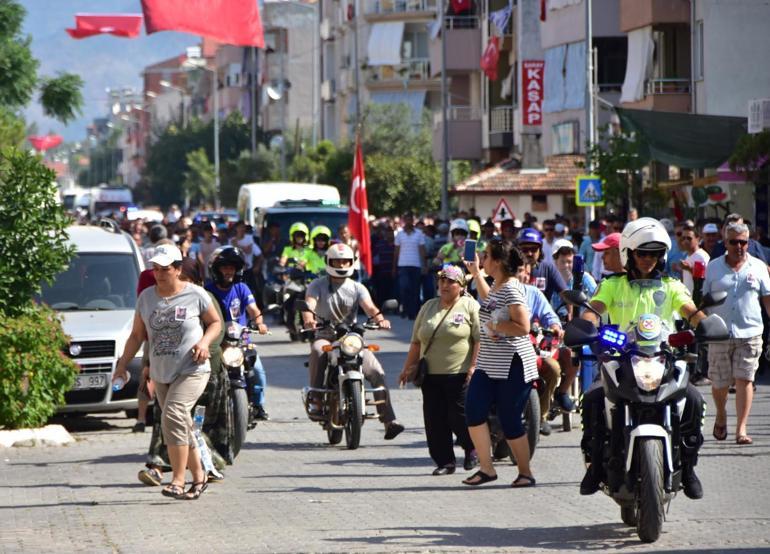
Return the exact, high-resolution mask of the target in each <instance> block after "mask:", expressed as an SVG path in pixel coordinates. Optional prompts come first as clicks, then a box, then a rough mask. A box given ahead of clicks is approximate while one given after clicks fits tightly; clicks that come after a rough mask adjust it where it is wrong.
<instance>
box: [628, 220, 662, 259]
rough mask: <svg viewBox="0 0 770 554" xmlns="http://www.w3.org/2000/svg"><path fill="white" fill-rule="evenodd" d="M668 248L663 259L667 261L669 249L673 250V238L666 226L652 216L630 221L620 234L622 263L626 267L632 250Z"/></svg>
mask: <svg viewBox="0 0 770 554" xmlns="http://www.w3.org/2000/svg"><path fill="white" fill-rule="evenodd" d="M663 248H665V249H666V253H665V254H664V255H663V261H664V262H665V261H666V256H667V255H668V251H669V250H671V238H670V237H669V236H668V233H667V232H666V228H665V227H663V225H662V224H661V223H660V221H658V220H657V219H653V218H651V217H640V218H639V219H635V220H634V221H630V222H628V223H627V224H626V226H625V227H623V233H622V234H621V235H620V263H621V264H622V265H623V267H626V263H627V262H628V256H629V253H630V252H631V251H632V250H662V249H663Z"/></svg>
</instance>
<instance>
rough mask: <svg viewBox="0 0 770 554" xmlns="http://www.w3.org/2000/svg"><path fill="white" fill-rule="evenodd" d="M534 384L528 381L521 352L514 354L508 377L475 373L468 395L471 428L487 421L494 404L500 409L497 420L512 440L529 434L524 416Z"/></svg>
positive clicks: (467, 405)
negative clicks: (499, 377)
mask: <svg viewBox="0 0 770 554" xmlns="http://www.w3.org/2000/svg"><path fill="white" fill-rule="evenodd" d="M530 390H532V383H525V382H524V367H523V366H522V363H521V358H520V357H519V355H518V354H514V356H513V360H512V361H511V369H510V371H509V372H508V379H491V378H490V377H489V375H487V374H486V373H484V371H483V370H478V369H477V370H476V371H474V372H473V376H472V377H471V382H470V383H469V384H468V392H467V396H466V398H465V421H466V422H467V423H468V427H476V426H477V425H482V424H484V423H486V422H487V418H488V417H489V410H490V409H491V408H492V406H495V407H496V409H497V419H498V420H499V421H500V426H501V427H502V428H503V434H505V438H506V439H508V440H513V439H518V438H519V437H521V436H523V435H524V434H525V432H526V431H525V429H524V424H523V423H522V420H521V416H522V413H523V412H524V406H525V405H526V404H527V400H528V399H529V391H530Z"/></svg>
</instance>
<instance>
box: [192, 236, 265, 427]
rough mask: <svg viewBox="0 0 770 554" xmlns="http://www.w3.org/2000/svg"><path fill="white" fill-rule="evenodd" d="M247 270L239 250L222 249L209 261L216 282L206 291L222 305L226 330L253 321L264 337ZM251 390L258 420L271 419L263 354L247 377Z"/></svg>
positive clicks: (235, 248)
mask: <svg viewBox="0 0 770 554" xmlns="http://www.w3.org/2000/svg"><path fill="white" fill-rule="evenodd" d="M245 266H246V262H245V261H244V258H243V255H242V253H241V250H240V249H239V248H237V247H235V246H221V247H219V248H217V249H216V250H214V252H213V253H212V254H211V258H209V273H210V275H211V278H212V281H211V282H209V283H207V284H206V286H205V289H206V290H207V291H209V292H210V293H211V294H213V295H214V297H215V298H216V299H217V301H218V302H219V306H220V307H221V308H222V315H224V318H225V327H227V324H228V323H229V322H231V321H235V322H237V323H239V324H241V325H243V326H246V324H247V323H248V322H249V321H251V322H254V325H256V328H257V329H258V330H259V333H260V334H261V335H264V334H266V333H267V332H268V328H267V325H265V322H264V318H263V317H262V312H260V311H259V308H258V307H257V302H256V301H255V300H254V295H253V294H252V293H251V290H249V287H248V286H247V285H246V284H245V283H243V282H242V281H243V269H244V267H245ZM247 380H248V384H249V389H250V391H252V393H253V394H252V396H251V400H252V404H253V405H254V417H256V418H257V419H262V420H266V419H268V415H267V412H266V411H265V408H264V398H265V387H266V386H267V383H266V378H265V369H264V367H263V366H262V361H261V360H260V359H259V354H257V357H256V359H255V362H254V368H253V371H251V372H249V375H248V377H247Z"/></svg>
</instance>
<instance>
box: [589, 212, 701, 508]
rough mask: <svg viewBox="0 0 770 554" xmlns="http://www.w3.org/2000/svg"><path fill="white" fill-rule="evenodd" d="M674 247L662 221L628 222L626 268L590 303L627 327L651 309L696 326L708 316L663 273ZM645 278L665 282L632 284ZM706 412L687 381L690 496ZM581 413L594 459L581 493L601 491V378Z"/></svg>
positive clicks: (696, 490) (684, 458)
mask: <svg viewBox="0 0 770 554" xmlns="http://www.w3.org/2000/svg"><path fill="white" fill-rule="evenodd" d="M670 249H671V239H670V238H669V236H668V233H667V232H666V229H665V228H664V227H663V225H661V224H660V222H659V221H657V220H655V219H653V218H650V217H642V218H639V219H636V220H634V221H631V222H629V223H628V224H627V225H626V226H625V228H624V229H623V233H622V235H621V237H620V257H621V261H622V263H623V266H624V267H625V269H626V271H627V273H626V274H619V275H615V276H613V277H609V278H607V279H605V280H603V281H602V282H601V284H600V285H599V289H598V290H597V292H596V294H595V295H594V297H593V298H592V299H591V302H590V303H591V306H592V307H593V308H594V309H595V310H596V311H597V312H599V313H600V314H602V316H603V317H606V316H609V322H610V323H613V324H618V325H619V326H620V329H621V330H623V331H624V330H626V329H627V327H628V325H629V324H631V325H633V324H634V322H635V321H636V319H637V318H639V316H641V315H643V314H652V313H654V314H656V315H658V316H659V317H660V318H661V319H662V320H663V321H664V322H665V323H666V324H667V325H668V327H669V329H672V330H673V329H674V328H675V327H674V320H673V313H674V312H675V311H676V312H678V313H679V314H680V315H681V316H682V317H683V318H685V319H687V320H688V321H689V322H690V324H691V325H692V327H693V328H695V327H696V326H697V325H698V323H700V321H701V320H702V319H704V318H705V315H704V314H703V312H700V311H698V310H697V308H696V307H695V304H693V302H692V299H691V297H690V294H689V292H688V291H687V288H686V287H685V286H684V285H683V284H682V283H681V282H679V281H677V280H676V279H673V278H671V277H667V276H664V275H663V273H662V272H663V270H664V268H665V265H666V255H667V254H668V252H669V250H670ZM642 279H652V280H655V281H659V282H660V283H661V284H660V287H648V288H647V289H645V287H644V285H641V286H640V285H639V284H634V283H633V281H636V280H642ZM660 290H663V291H664V292H665V299H661V298H660V297H659V295H658V294H657V292H659V291H660ZM661 300H662V303H661ZM581 317H582V318H583V319H586V320H588V321H591V322H593V323H594V324H595V325H599V317H597V316H596V314H594V313H592V312H590V311H588V310H586V311H585V312H584V313H583V314H582V316H581ZM704 413H705V402H704V400H703V397H702V396H701V394H700V393H699V392H698V390H697V389H696V388H695V387H694V386H693V385H692V384H688V386H687V392H686V402H685V407H684V410H683V412H682V414H681V416H680V421H681V427H680V431H681V433H680V434H681V462H682V486H683V488H684V493H685V495H686V496H687V497H688V498H692V499H699V498H702V497H703V486H702V485H701V482H700V480H699V479H698V476H697V475H696V474H695V465H696V464H697V462H698V450H699V449H700V446H701V445H702V444H703V434H702V432H701V431H702V427H703V417H704ZM582 417H583V439H582V441H581V448H582V449H583V453H584V454H585V455H586V457H587V458H588V459H590V461H591V464H590V466H589V467H588V470H587V471H586V474H585V476H584V477H583V480H582V481H581V483H580V494H582V495H589V494H593V493H595V492H596V491H597V490H599V486H600V483H602V482H605V479H606V476H605V470H604V467H603V455H602V452H603V447H604V441H605V436H606V429H607V428H606V420H605V416H604V389H603V387H602V385H601V383H600V382H596V383H594V385H593V386H592V387H591V390H589V391H588V392H587V393H586V394H585V396H584V397H583V409H582Z"/></svg>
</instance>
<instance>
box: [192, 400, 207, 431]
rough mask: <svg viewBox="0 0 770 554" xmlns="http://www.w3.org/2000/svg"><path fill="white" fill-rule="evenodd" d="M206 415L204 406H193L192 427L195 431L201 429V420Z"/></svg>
mask: <svg viewBox="0 0 770 554" xmlns="http://www.w3.org/2000/svg"><path fill="white" fill-rule="evenodd" d="M205 417H206V406H195V411H193V427H195V430H196V431H200V430H201V429H203V420H204V419H205Z"/></svg>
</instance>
